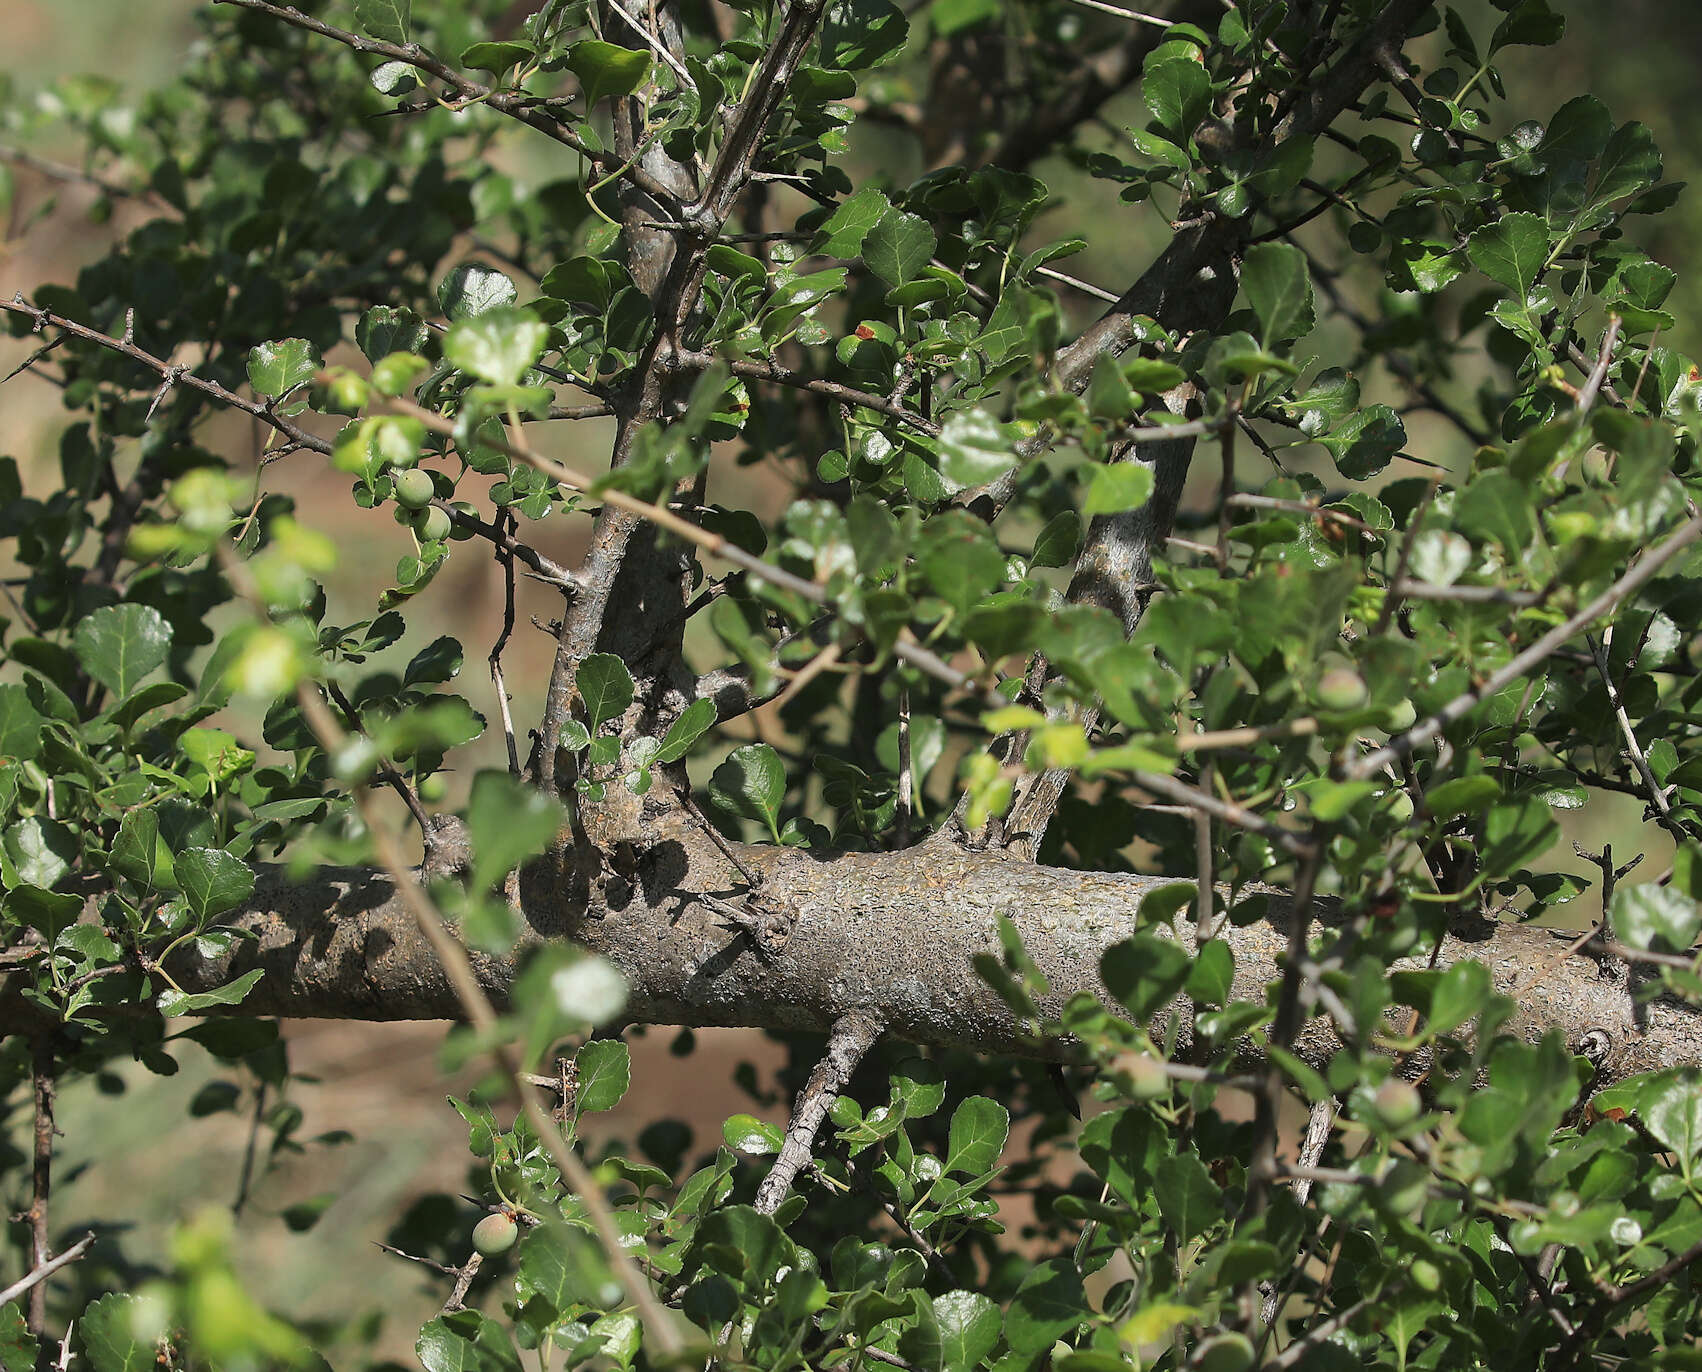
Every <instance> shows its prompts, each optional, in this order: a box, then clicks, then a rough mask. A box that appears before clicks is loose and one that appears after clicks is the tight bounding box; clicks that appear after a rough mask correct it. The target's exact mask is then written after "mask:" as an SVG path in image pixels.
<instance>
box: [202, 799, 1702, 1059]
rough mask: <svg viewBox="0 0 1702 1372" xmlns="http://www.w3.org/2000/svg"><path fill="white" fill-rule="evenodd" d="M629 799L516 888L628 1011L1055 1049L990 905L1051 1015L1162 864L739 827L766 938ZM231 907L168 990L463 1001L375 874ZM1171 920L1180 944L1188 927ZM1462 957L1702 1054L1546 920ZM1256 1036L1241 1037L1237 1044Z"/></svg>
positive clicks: (350, 1012) (1270, 924) (492, 968)
mask: <svg viewBox="0 0 1702 1372" xmlns="http://www.w3.org/2000/svg"><path fill="white" fill-rule="evenodd" d="M635 818H636V819H639V820H641V822H642V823H643V825H644V829H643V838H642V840H641V841H640V844H641V846H640V853H641V855H640V857H639V861H638V867H637V871H636V882H635V883H634V884H633V885H632V886H631V888H630V889H629V890H614V889H612V888H610V887H609V884H608V883H605V889H606V890H607V891H608V894H607V895H603V896H598V897H597V898H595V899H592V900H588V899H587V897H586V895H585V890H586V887H585V884H584V882H583V877H582V875H581V876H580V877H579V878H578V879H575V878H574V877H572V876H564V877H562V878H557V877H556V876H555V875H553V874H552V873H550V872H546V871H545V870H544V868H543V866H542V865H540V866H539V867H536V868H534V869H532V870H531V871H530V872H529V873H528V874H527V876H526V878H525V879H524V880H523V882H522V886H521V892H522V902H523V909H524V912H525V917H526V922H527V926H528V929H527V938H529V939H532V940H537V939H556V938H567V939H573V940H576V941H577V942H578V943H580V944H581V945H583V946H584V947H586V948H589V949H591V950H592V951H594V952H597V953H600V954H602V955H603V956H604V957H606V958H608V959H609V960H610V961H611V962H613V963H614V964H615V965H617V966H618V967H619V968H620V969H621V970H622V971H623V972H624V973H625V975H626V977H627V979H628V982H629V985H630V997H629V1000H628V1004H627V1011H626V1013H627V1018H628V1019H629V1020H630V1021H631V1022H633V1023H647V1024H678V1025H696V1026H706V1025H722V1026H743V1027H751V1028H764V1029H789V1030H807V1031H814V1032H818V1033H827V1032H829V1031H830V1030H831V1029H832V1027H833V1025H834V1023H835V1022H837V1021H838V1020H840V1019H841V1018H842V1017H843V1016H845V1015H847V1014H850V1013H852V1012H854V1011H855V1012H861V1013H864V1014H867V1015H870V1016H872V1017H873V1018H874V1019H877V1020H878V1021H880V1023H881V1024H882V1025H883V1026H884V1029H885V1032H886V1033H887V1034H889V1035H890V1036H892V1037H894V1038H899V1039H904V1040H906V1041H909V1042H913V1043H922V1044H934V1045H939V1046H945V1047H956V1048H966V1049H970V1050H973V1051H977V1052H982V1053H990V1054H1014V1055H1023V1056H1035V1057H1053V1058H1065V1057H1069V1056H1071V1053H1072V1047H1071V1045H1070V1044H1068V1043H1060V1042H1037V1041H1036V1040H1034V1039H1033V1038H1032V1037H1031V1036H1030V1035H1029V1033H1028V1031H1027V1028H1026V1026H1025V1025H1024V1024H1023V1023H1022V1021H1021V1020H1020V1019H1019V1017H1018V1016H1016V1015H1015V1014H1013V1013H1012V1011H1011V1010H1010V1009H1009V1008H1008V1007H1007V1006H1006V1005H1005V1003H1004V1002H1003V1001H1002V1000H1001V999H1000V998H999V997H998V996H997V995H996V994H995V993H994V992H993V990H992V989H991V987H989V986H988V985H987V984H986V982H984V981H983V980H982V978H981V977H980V975H979V974H978V973H977V972H976V970H975V968H974V965H973V960H974V958H975V956H976V955H977V954H979V953H991V954H992V955H993V956H995V957H997V956H998V955H999V941H998V923H999V918H1000V916H1008V917H1009V918H1010V919H1011V921H1012V922H1013V923H1014V925H1015V927H1016V929H1017V931H1018V933H1019V934H1020V935H1021V937H1022V940H1023V945H1024V947H1025V948H1026V950H1027V952H1028V954H1029V956H1030V957H1031V958H1032V959H1033V960H1034V962H1035V964H1036V966H1038V968H1039V969H1040V971H1041V973H1042V974H1043V975H1044V976H1045V978H1046V980H1047V982H1048V983H1049V985H1050V987H1051V992H1050V994H1049V995H1048V996H1046V997H1044V998H1043V1000H1042V1002H1041V1009H1042V1011H1043V1013H1047V1014H1055V1013H1056V1012H1057V1011H1058V1010H1060V1009H1061V1008H1062V1006H1063V1004H1064V1002H1065V1001H1066V1000H1067V999H1068V998H1069V997H1070V996H1071V995H1073V994H1075V993H1077V992H1080V991H1086V992H1089V993H1091V994H1093V995H1096V996H1100V997H1105V995H1106V992H1105V989H1104V986H1103V984H1102V983H1101V981H1100V976H1099V963H1100V956H1101V954H1102V953H1103V952H1104V950H1105V949H1106V948H1107V947H1108V946H1109V945H1111V944H1113V943H1115V942H1117V941H1119V940H1121V939H1123V938H1125V937H1127V936H1128V935H1129V934H1130V933H1132V932H1133V931H1134V929H1135V926H1136V915H1137V912H1138V910H1139V907H1140V902H1141V900H1142V898H1143V897H1144V896H1145V895H1146V894H1147V893H1148V892H1150V891H1152V890H1153V889H1154V888H1155V887H1157V886H1160V885H1165V884H1167V883H1168V881H1169V880H1170V879H1168V878H1154V877H1145V876H1130V875H1123V874H1115V873H1103V872H1075V871H1068V870H1064V869H1060V868H1050V867H1042V866H1037V865H1035V864H1033V863H1029V862H1025V861H1022V860H1020V859H1017V858H1014V857H1011V856H1009V855H1008V854H1006V853H1003V852H999V851H986V852H971V851H967V850H965V849H964V848H962V847H961V846H959V845H958V844H957V843H955V842H954V841H952V840H951V839H950V838H949V837H946V836H945V835H943V834H942V835H936V836H935V837H934V838H933V839H930V840H929V841H928V842H926V843H924V844H922V845H920V846H918V847H916V848H912V849H908V850H905V851H900V852H892V853H872V854H869V853H846V854H840V855H837V856H831V857H824V856H821V855H816V854H810V853H802V852H795V851H790V850H783V849H779V848H775V847H771V846H758V845H751V846H740V847H738V848H737V849H736V851H737V852H738V854H739V856H740V859H741V861H742V862H743V863H744V864H745V865H746V866H747V867H749V868H751V869H753V870H755V871H756V872H759V873H762V874H763V875H764V877H765V881H764V886H763V891H762V895H763V900H764V902H765V903H767V905H768V907H769V908H774V907H775V906H776V905H778V906H780V907H785V908H786V909H788V911H789V913H790V916H791V922H792V928H791V931H790V933H789V935H788V936H787V937H785V939H784V941H783V942H780V943H779V946H777V947H775V946H769V947H764V948H761V949H759V948H758V947H757V945H756V942H755V941H754V939H753V936H752V935H751V934H750V933H748V932H746V931H745V930H743V929H740V928H736V927H729V925H728V923H727V921H726V918H725V916H724V915H723V914H719V913H717V912H716V910H715V909H713V908H712V907H711V906H710V905H709V904H707V903H706V902H704V901H702V900H700V899H699V897H700V896H713V897H720V898H722V899H723V900H728V899H732V900H737V899H738V898H739V897H740V895H741V892H742V890H743V887H744V883H743V881H742V879H741V878H740V877H739V875H738V874H737V873H736V872H735V870H734V868H733V867H732V865H731V864H730V863H729V862H728V860H727V858H726V857H725V856H723V855H722V853H721V852H720V851H718V850H717V849H716V848H715V846H714V845H712V844H711V843H710V842H708V841H707V839H706V837H705V835H704V832H703V830H702V828H701V827H700V826H699V825H698V824H697V823H696V821H694V820H692V819H691V817H690V816H689V815H688V814H686V813H685V812H683V811H680V810H677V809H673V808H667V809H663V808H662V807H661V806H659V805H657V804H655V803H647V807H646V810H645V812H644V813H643V815H642V816H635ZM614 885H615V886H618V885H619V883H618V882H616V883H614ZM1286 911H1287V900H1286V897H1284V896H1282V895H1281V894H1278V893H1273V896H1272V901H1271V917H1270V918H1269V919H1268V920H1264V921H1259V922H1256V923H1254V924H1251V925H1249V926H1248V927H1246V928H1240V929H1237V928H1226V929H1225V930H1224V931H1223V933H1222V937H1223V938H1224V939H1225V940H1226V941H1227V942H1228V943H1229V944H1230V946H1231V948H1232V949H1233V951H1234V954H1235V985H1234V992H1233V994H1234V995H1235V996H1236V997H1237V998H1240V999H1248V1000H1262V999H1263V998H1264V995H1265V987H1266V986H1267V985H1268V984H1269V983H1270V982H1271V981H1273V980H1275V979H1276V978H1277V977H1278V976H1279V975H1280V971H1281V968H1280V963H1279V959H1280V958H1281V957H1282V956H1283V954H1284V953H1285V952H1286V949H1287V944H1288V930H1287V920H1286ZM238 923H239V924H240V925H241V926H242V927H243V928H245V929H247V930H249V931H251V932H252V933H253V934H255V935H256V936H257V937H256V939H254V940H252V941H239V942H238V943H237V945H236V948H235V950H234V951H233V952H232V953H231V954H230V955H228V956H227V957H225V958H222V959H219V960H217V961H213V962H202V961H199V960H197V959H196V958H195V956H194V955H193V954H188V955H186V956H183V957H181V958H180V959H179V960H176V961H174V962H173V963H172V971H173V974H174V976H176V978H177V979H178V981H179V982H181V983H182V984H183V985H184V987H185V989H190V990H192V989H195V988H196V987H203V988H205V987H212V986H217V985H220V984H223V983H224V982H226V981H228V980H230V979H231V978H232V977H235V976H238V975H240V974H241V973H242V972H244V971H246V970H248V969H250V968H253V967H260V968H263V969H264V970H265V971H266V976H265V977H264V978H263V979H262V980H261V982H260V983H259V985H258V986H257V987H256V989H255V991H254V992H253V993H252V994H251V995H250V997H249V999H248V1001H247V1002H246V1003H245V1004H244V1006H243V1007H242V1013H245V1014H246V1013H254V1014H279V1015H292V1016H306V1017H323V1018H339V1019H354V1020H405V1019H450V1018H456V1017H458V1015H459V1014H460V1009H459V1004H458V1002H457V999H456V996H455V993H454V991H453V989H452V988H451V987H450V985H449V982H448V980H447V978H446V977H445V976H444V974H443V973H442V971H441V970H440V969H439V968H438V965H437V960H436V958H435V957H434V956H433V954H432V950H431V949H430V947H429V946H428V945H427V943H426V941H425V939H424V937H423V936H422V935H421V934H420V932H419V930H418V928H417V927H416V925H415V922H414V919H413V916H412V915H411V914H410V913H409V912H408V910H407V909H406V908H405V906H404V905H403V903H402V901H401V899H400V898H399V897H398V895H397V893H396V891H395V889H394V888H393V886H392V884H391V882H390V881H389V880H388V879H387V878H386V877H384V876H382V875H381V874H378V873H374V872H364V871H361V872H356V871H338V872H327V873H325V874H324V875H322V876H321V877H319V878H317V879H315V880H314V881H312V882H309V883H308V884H306V885H301V886H289V885H286V884H284V883H283V882H282V881H281V880H270V881H267V882H265V883H263V887H262V891H261V893H260V894H259V895H258V896H257V897H256V899H255V901H254V903H253V906H252V908H251V909H250V910H249V911H248V912H247V913H245V914H244V915H242V916H241V918H240V919H239V920H238ZM1180 923H1182V924H1183V925H1184V926H1188V921H1181V922H1180ZM1179 937H1180V938H1181V939H1182V941H1183V943H1184V944H1185V945H1190V944H1191V942H1192V937H1193V935H1192V930H1191V927H1184V928H1183V929H1182V931H1181V933H1180V934H1179ZM770 942H771V944H772V941H770ZM1462 959H1475V960H1477V961H1479V962H1482V963H1484V964H1485V965H1486V966H1487V967H1488V968H1489V969H1490V972H1491V974H1492V977H1493V980H1494V983H1495V986H1496V988H1497V989H1498V990H1500V991H1502V992H1504V993H1515V999H1516V1000H1517V1002H1518V1011H1517V1018H1516V1019H1515V1021H1514V1028H1515V1030H1516V1031H1517V1032H1520V1033H1522V1034H1525V1035H1527V1036H1530V1037H1535V1036H1537V1035H1539V1034H1540V1033H1542V1032H1543V1031H1545V1030H1547V1029H1551V1028H1553V1029H1558V1030H1560V1031H1561V1032H1562V1033H1563V1034H1564V1036H1565V1038H1566V1040H1567V1042H1568V1043H1569V1044H1572V1045H1578V1044H1581V1043H1584V1042H1585V1041H1591V1042H1593V1043H1595V1044H1597V1045H1599V1044H1602V1043H1604V1042H1605V1043H1607V1044H1609V1045H1610V1047H1609V1048H1608V1051H1607V1052H1606V1054H1605V1057H1604V1056H1603V1055H1602V1054H1601V1053H1600V1052H1593V1053H1592V1057H1593V1058H1595V1059H1596V1060H1597V1061H1599V1062H1601V1063H1602V1064H1603V1068H1602V1070H1603V1074H1604V1077H1606V1078H1612V1079H1617V1078H1619V1077H1622V1076H1625V1075H1627V1074H1629V1073H1632V1072H1639V1071H1647V1070H1651V1069H1653V1068H1656V1067H1662V1066H1670V1065H1672V1064H1676V1063H1687V1062H1688V1063H1698V1064H1702V1016H1699V1015H1697V1014H1695V1013H1693V1012H1691V1011H1689V1010H1687V1009H1685V1008H1683V1007H1681V1006H1677V1005H1673V1004H1669V1003H1667V1002H1664V1001H1657V1002H1656V1003H1654V1004H1653V1005H1650V1006H1649V1007H1647V1027H1646V1029H1643V1030H1639V1028H1638V1027H1637V1024H1636V1021H1635V1018H1634V1012H1633V1007H1632V1005H1631V1002H1630V1000H1629V998H1628V997H1627V995H1626V992H1625V989H1624V984H1623V982H1621V981H1619V980H1617V979H1614V978H1609V977H1603V976H1602V975H1600V972H1599V968H1598V963H1597V962H1596V961H1595V960H1594V959H1593V958H1591V957H1589V956H1586V955H1580V954H1577V953H1573V952H1572V951H1570V950H1569V948H1568V945H1567V943H1566V942H1565V941H1563V940H1562V939H1561V938H1559V937H1557V936H1556V935H1555V934H1552V933H1549V932H1547V931H1544V930H1540V929H1523V928H1517V927H1511V926H1488V925H1486V926H1485V927H1484V931H1483V933H1482V935H1481V937H1472V936H1469V935H1468V936H1466V937H1452V936H1450V937H1449V938H1448V939H1447V940H1446V941H1445V944H1444V947H1443V949H1442V951H1441V955H1440V957H1439V959H1438V961H1437V965H1438V966H1442V967H1446V966H1448V965H1450V964H1452V963H1454V962H1456V961H1460V960H1462ZM1424 961H1425V960H1424V959H1422V958H1421V959H1419V960H1418V963H1417V964H1415V965H1422V964H1423V962H1424ZM475 963H476V966H477V970H478V975H479V977H480V979H481V980H482V982H483V984H484V987H485V989H486V990H487V992H488V993H489V994H490V995H491V996H492V998H493V999H495V1000H496V1001H498V1002H499V1003H501V1002H503V1001H504V1000H505V999H506V997H507V994H508V990H509V986H510V984H511V980H512V976H513V972H514V964H513V963H512V962H511V961H509V960H505V959H495V958H475ZM1167 1013H1168V1012H1167ZM1188 1041H1189V1036H1188V1034H1187V1033H1186V1032H1184V1033H1183V1035H1182V1042H1183V1043H1184V1044H1186V1043H1187V1042H1188ZM1297 1044H1298V1047H1297V1051H1299V1052H1300V1053H1301V1054H1302V1055H1303V1056H1304V1057H1305V1058H1307V1059H1308V1060H1310V1061H1312V1062H1314V1063H1317V1062H1321V1061H1323V1060H1324V1059H1325V1058H1327V1057H1328V1056H1329V1054H1330V1053H1331V1052H1333V1051H1334V1050H1335V1048H1336V1046H1337V1040H1336V1038H1335V1036H1334V1034H1333V1033H1332V1031H1331V1030H1330V1028H1329V1025H1328V1022H1327V1021H1326V1020H1324V1019H1314V1020H1311V1021H1310V1022H1309V1023H1308V1024H1307V1025H1306V1026H1305V1028H1304V1029H1303V1030H1302V1032H1301V1034H1300V1036H1299V1039H1298V1041H1297ZM1256 1056H1257V1055H1256V1054H1253V1053H1251V1052H1250V1053H1249V1060H1256Z"/></svg>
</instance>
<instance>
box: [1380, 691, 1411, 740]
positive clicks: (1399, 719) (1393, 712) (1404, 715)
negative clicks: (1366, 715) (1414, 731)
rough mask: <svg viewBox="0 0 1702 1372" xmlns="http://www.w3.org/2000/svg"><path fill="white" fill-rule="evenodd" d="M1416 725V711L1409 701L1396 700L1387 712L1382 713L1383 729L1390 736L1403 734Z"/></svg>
mask: <svg viewBox="0 0 1702 1372" xmlns="http://www.w3.org/2000/svg"><path fill="white" fill-rule="evenodd" d="M1416 723H1418V711H1417V709H1415V708H1414V706H1413V703H1412V701H1411V699H1410V698H1409V699H1406V700H1398V701H1396V702H1395V703H1394V704H1393V705H1391V706H1390V707H1389V708H1388V709H1387V710H1385V711H1383V724H1384V727H1385V728H1387V729H1388V731H1389V732H1390V733H1392V734H1401V733H1405V732H1406V731H1407V730H1408V729H1410V728H1412V726H1413V725H1414V724H1416Z"/></svg>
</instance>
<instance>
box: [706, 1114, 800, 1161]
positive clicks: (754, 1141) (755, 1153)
mask: <svg viewBox="0 0 1702 1372" xmlns="http://www.w3.org/2000/svg"><path fill="white" fill-rule="evenodd" d="M721 1139H722V1141H723V1142H724V1143H725V1144H726V1145H727V1147H729V1148H731V1149H732V1150H733V1151H734V1152H735V1153H744V1154H746V1155H747V1156H750V1157H756V1158H760V1157H772V1156H773V1155H774V1154H776V1153H778V1152H779V1151H780V1147H781V1145H782V1144H783V1143H785V1141H786V1139H785V1136H784V1135H783V1134H782V1133H781V1132H780V1130H779V1129H777V1128H775V1126H774V1125H772V1124H770V1123H769V1122H768V1121H767V1120H759V1119H758V1118H757V1117H756V1116H755V1115H743V1114H741V1115H730V1116H728V1118H727V1120H726V1122H725V1123H724V1124H722V1126H721Z"/></svg>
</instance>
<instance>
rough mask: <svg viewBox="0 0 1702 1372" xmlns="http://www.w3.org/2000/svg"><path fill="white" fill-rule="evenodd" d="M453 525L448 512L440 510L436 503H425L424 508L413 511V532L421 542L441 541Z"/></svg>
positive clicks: (446, 536) (447, 535)
mask: <svg viewBox="0 0 1702 1372" xmlns="http://www.w3.org/2000/svg"><path fill="white" fill-rule="evenodd" d="M454 527H455V526H454V523H453V521H452V520H451V519H450V518H449V512H448V511H447V510H440V509H439V508H438V507H437V506H436V505H427V506H426V507H425V509H423V510H416V511H415V512H414V532H415V533H417V534H418V535H419V536H420V541H421V542H422V543H441V542H443V540H444V539H446V538H448V537H449V531H450V529H452V528H454Z"/></svg>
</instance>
